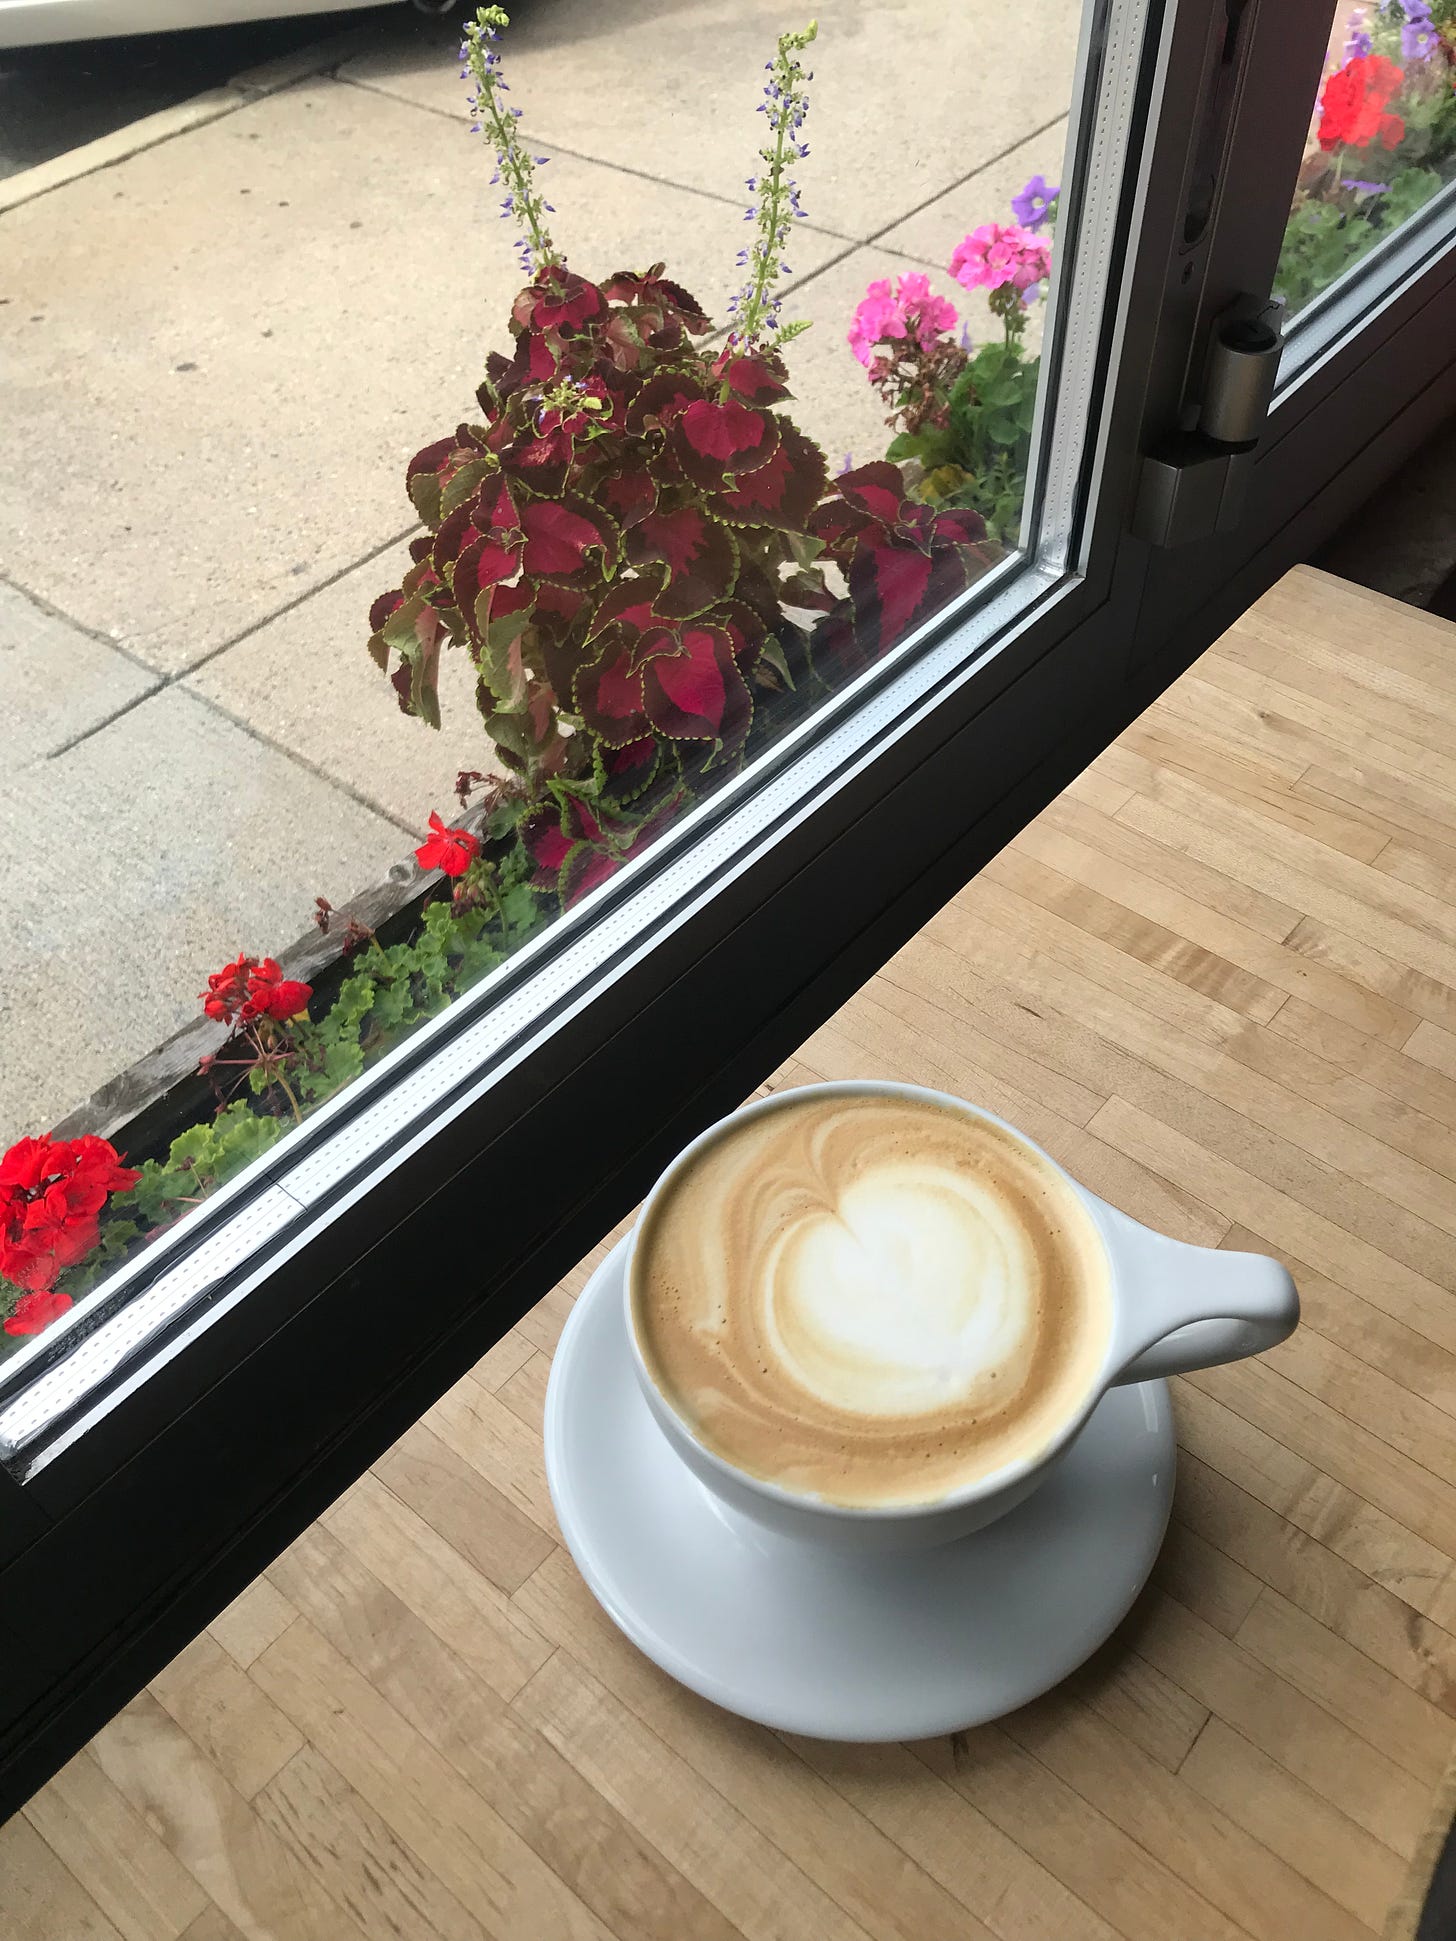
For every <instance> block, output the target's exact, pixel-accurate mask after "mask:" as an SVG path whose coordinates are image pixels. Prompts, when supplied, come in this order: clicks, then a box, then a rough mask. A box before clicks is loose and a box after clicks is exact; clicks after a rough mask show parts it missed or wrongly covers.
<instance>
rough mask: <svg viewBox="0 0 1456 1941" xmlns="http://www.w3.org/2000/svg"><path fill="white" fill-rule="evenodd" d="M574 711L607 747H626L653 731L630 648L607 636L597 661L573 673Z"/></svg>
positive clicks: (626, 644)
mask: <svg viewBox="0 0 1456 1941" xmlns="http://www.w3.org/2000/svg"><path fill="white" fill-rule="evenodd" d="M572 697H573V699H574V700H575V703H576V711H577V713H578V714H579V715H580V716H581V718H582V720H583V721H584V722H585V723H586V725H587V727H588V728H589V729H590V730H591V732H592V733H593V734H594V735H596V736H597V737H598V739H599V740H601V741H603V742H605V744H606V745H607V747H608V748H627V747H630V746H631V745H632V743H634V742H636V741H640V740H641V739H642V737H643V736H644V735H650V734H651V732H652V723H651V722H650V721H649V720H648V718H647V708H646V702H645V700H644V697H643V693H642V672H641V668H640V666H639V665H637V664H636V660H635V657H634V654H633V652H632V647H631V646H630V645H629V644H628V643H627V642H625V641H623V640H621V639H620V638H619V637H618V636H617V635H615V634H613V635H611V636H609V638H608V641H607V645H606V648H605V651H604V652H603V653H602V655H601V657H600V658H599V659H598V660H595V661H592V662H589V663H588V665H587V666H585V667H580V668H578V669H577V672H576V680H575V684H574V687H573V689H572Z"/></svg>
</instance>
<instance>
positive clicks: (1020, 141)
mask: <svg viewBox="0 0 1456 1941" xmlns="http://www.w3.org/2000/svg"><path fill="white" fill-rule="evenodd" d="M1070 113H1071V110H1070V108H1064V109H1063V110H1062V112H1061V113H1060V114H1059V115H1053V116H1052V118H1051V120H1050V121H1044V122H1043V123H1042V124H1041V126H1040V127H1039V128H1029V129H1028V130H1027V131H1026V133H1025V134H1024V135H1018V136H1017V137H1016V140H1015V141H1014V142H1008V143H1007V144H1006V146H1005V147H1004V148H1003V149H1001V150H999V151H998V153H996V154H995V155H988V156H987V157H986V159H985V161H984V162H977V164H976V166H975V167H974V168H972V169H967V170H966V172H965V174H964V175H958V176H957V177H956V179H955V181H954V182H947V183H946V185H945V187H944V188H943V189H937V190H936V191H935V193H934V194H933V195H928V196H926V198H925V199H924V201H923V202H917V203H916V204H915V207H914V208H913V209H907V210H906V211H905V212H904V214H903V215H899V216H896V217H895V219H894V221H893V222H887V223H886V224H885V225H884V226H883V228H880V229H877V230H875V232H874V233H873V235H870V236H866V237H865V239H864V240H865V242H866V243H877V242H879V241H880V240H881V238H882V237H884V236H888V235H889V233H890V231H891V230H892V229H898V228H899V226H900V224H901V223H902V222H909V220H910V218H911V217H912V216H918V215H919V214H920V212H921V210H922V209H928V208H929V207H930V205H931V203H932V202H939V201H940V198H941V197H942V196H943V195H949V194H950V193H951V191H952V190H953V189H963V188H964V187H965V185H966V184H967V182H973V181H974V180H975V178H976V177H977V176H978V175H984V174H985V172H986V170H987V169H988V168H995V166H996V164H997V163H998V162H1004V161H1005V160H1006V157H1007V156H1008V155H1014V154H1015V153H1016V151H1017V149H1018V148H1024V147H1025V146H1026V144H1027V143H1028V142H1034V141H1037V140H1038V139H1039V138H1040V137H1041V136H1042V135H1047V134H1050V133H1051V131H1052V129H1053V128H1055V127H1056V126H1057V124H1058V123H1059V122H1063V121H1065V120H1066V119H1067V116H1068V115H1069V114H1070ZM891 253H892V255H895V256H903V255H906V254H908V252H907V251H905V250H898V249H897V250H893V251H892V252H891Z"/></svg>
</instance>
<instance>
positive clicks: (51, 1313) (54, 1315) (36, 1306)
mask: <svg viewBox="0 0 1456 1941" xmlns="http://www.w3.org/2000/svg"><path fill="white" fill-rule="evenodd" d="M74 1305H75V1303H74V1302H73V1301H72V1299H71V1297H70V1295H69V1294H47V1293H40V1292H38V1293H35V1294H22V1295H21V1297H20V1299H19V1300H18V1301H17V1302H16V1303H15V1312H14V1313H13V1314H12V1315H11V1316H10V1318H9V1320H8V1321H7V1322H6V1323H5V1332H6V1334H42V1333H44V1331H45V1330H46V1329H47V1328H48V1327H49V1326H50V1324H51V1322H52V1321H59V1320H60V1318H61V1316H62V1315H63V1314H64V1313H65V1312H66V1310H67V1309H68V1308H70V1307H73V1306H74Z"/></svg>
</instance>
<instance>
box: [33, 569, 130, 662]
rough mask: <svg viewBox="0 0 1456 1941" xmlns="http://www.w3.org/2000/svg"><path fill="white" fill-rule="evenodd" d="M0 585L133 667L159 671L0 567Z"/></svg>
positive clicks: (107, 635) (123, 644) (116, 641)
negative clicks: (109, 649) (106, 648)
mask: <svg viewBox="0 0 1456 1941" xmlns="http://www.w3.org/2000/svg"><path fill="white" fill-rule="evenodd" d="M0 586H8V587H9V588H10V591H11V592H12V593H18V594H19V595H20V597H21V599H22V600H28V601H29V602H30V604H31V605H32V606H33V607H38V608H39V610H40V611H41V612H42V613H43V614H45V615H46V616H47V617H48V618H49V619H51V620H59V621H60V622H61V624H62V625H63V626H66V627H70V628H72V629H73V630H74V631H75V632H76V633H78V634H84V635H85V636H86V638H87V639H88V640H94V641H96V642H97V643H98V644H99V645H100V646H102V647H109V648H111V650H112V652H113V653H117V654H120V655H121V657H122V659H123V660H127V661H130V662H131V664H132V666H133V667H140V668H141V669H142V670H143V672H145V673H147V674H156V673H158V672H160V669H158V668H155V667H153V665H152V663H151V662H150V661H149V660H144V659H143V658H142V656H141V655H140V654H138V653H137V652H136V651H135V649H134V648H131V647H128V646H127V645H126V644H125V643H124V642H123V641H120V640H117V639H116V638H115V636H114V635H112V634H109V633H103V632H102V630H101V628H100V627H88V626H87V624H86V622H85V621H84V620H78V619H77V618H76V617H75V615H74V614H71V613H67V612H66V610H65V608H64V607H58V606H57V605H56V604H55V602H54V601H53V600H48V599H46V597H45V595H44V594H42V593H36V592H34V591H32V589H31V588H30V587H28V586H22V585H21V583H20V581H19V580H17V579H15V578H14V577H13V576H12V575H11V574H9V573H7V572H5V571H4V570H3V568H0Z"/></svg>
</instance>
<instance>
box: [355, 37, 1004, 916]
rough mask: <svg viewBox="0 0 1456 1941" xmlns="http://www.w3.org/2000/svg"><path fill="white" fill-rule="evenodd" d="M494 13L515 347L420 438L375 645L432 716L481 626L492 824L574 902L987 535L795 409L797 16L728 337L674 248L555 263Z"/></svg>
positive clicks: (940, 589) (785, 50)
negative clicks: (858, 458)
mask: <svg viewBox="0 0 1456 1941" xmlns="http://www.w3.org/2000/svg"><path fill="white" fill-rule="evenodd" d="M506 24H507V20H506V16H505V14H504V13H503V12H502V11H501V10H500V9H499V8H497V7H488V8H483V9H482V10H481V11H480V13H479V14H478V15H477V17H476V19H475V20H474V21H473V22H472V23H471V24H470V25H469V26H468V27H467V29H466V35H465V42H464V45H463V46H462V49H461V53H462V61H463V67H462V72H463V73H465V74H467V75H468V76H470V77H471V78H472V79H473V80H474V82H475V86H476V93H475V96H474V98H473V105H474V106H475V107H476V109H477V111H478V113H479V115H480V121H479V122H478V123H477V126H478V127H480V128H481V129H483V130H484V131H486V132H488V133H489V135H490V136H491V137H492V138H493V141H494V144H495V149H496V156H497V177H496V179H497V180H499V181H501V182H503V183H504V184H505V185H506V187H507V189H508V194H507V196H506V198H505V202H504V205H503V209H504V213H506V214H507V215H509V216H513V217H515V218H516V219H518V220H519V222H520V223H521V226H522V230H523V237H522V244H521V248H522V257H523V262H524V263H525V265H526V267H527V268H528V269H530V271H531V273H532V274H531V280H530V282H529V283H528V284H527V286H526V288H525V289H523V290H522V291H521V293H520V295H519V296H518V297H517V298H516V300H515V303H514V304H513V306H512V310H511V315H510V319H509V322H510V330H511V334H512V337H513V339H514V343H513V348H512V350H511V352H510V353H509V354H506V353H505V352H503V351H497V352H495V353H493V354H492V355H491V356H490V357H489V359H488V360H487V364H486V372H485V380H484V382H483V383H482V384H481V386H480V387H479V390H478V391H477V393H476V397H477V402H478V405H479V408H480V412H481V417H480V418H479V419H478V420H476V421H473V422H465V423H462V424H460V425H459V426H458V427H457V428H456V430H455V431H454V433H453V434H451V435H450V436H448V437H446V438H442V439H440V440H438V441H437V442H436V443H434V444H432V445H429V446H427V447H426V448H425V449H424V450H423V451H421V452H420V453H419V454H418V455H417V456H416V457H415V459H414V460H413V461H412V462H411V464H410V466H409V469H408V472H407V475H406V484H407V488H408V491H409V494H410V497H411V500H412V501H413V503H414V506H415V509H416V511H417V512H418V513H419V516H420V518H421V519H422V521H423V522H424V525H425V526H426V528H427V530H426V532H424V533H423V534H421V535H420V536H419V537H418V538H417V539H415V540H414V541H413V542H412V544H411V548H410V551H411V560H412V563H411V566H410V569H409V571H408V572H407V573H406V575H405V577H404V580H403V583H402V584H401V585H400V586H399V587H398V588H397V589H395V590H393V591H391V592H389V593H386V594H385V595H383V596H382V598H380V599H379V600H378V601H376V602H375V605H374V607H373V609H372V612H371V615H370V622H371V627H372V629H373V633H372V638H371V641H370V651H371V652H372V654H373V655H374V658H375V660H376V661H377V663H378V664H379V666H380V667H381V668H382V669H384V670H385V671H387V672H388V673H389V674H390V678H391V680H392V682H393V684H394V688H395V691H396V694H397V695H398V698H399V703H400V706H401V707H402V708H403V709H404V710H405V712H406V713H409V714H414V715H417V716H419V717H421V718H422V719H424V720H425V721H427V722H429V723H430V724H431V725H435V726H438V724H439V696H438V668H439V660H440V655H441V652H442V650H444V649H445V648H446V647H447V645H448V646H449V647H451V648H455V649H464V650H465V651H467V652H468V653H469V654H470V656H471V658H472V660H473V662H474V665H475V669H476V672H477V676H478V686H477V695H478V704H479V709H480V713H481V717H482V719H483V722H484V725H485V729H486V732H487V734H488V735H489V737H490V739H491V741H492V742H493V744H494V747H495V751H496V754H497V757H498V759H499V761H500V763H501V764H502V766H503V767H504V768H505V769H506V770H507V771H508V773H509V774H510V776H511V777H512V778H513V788H512V791H511V797H512V799H513V800H514V803H515V805H516V812H515V815H514V819H513V820H512V821H511V826H510V827H509V829H508V830H507V832H506V836H505V838H504V840H505V841H507V842H521V843H523V844H524V845H525V846H526V848H527V850H528V852H529V854H530V855H531V857H532V859H533V861H534V863H535V865H536V875H535V881H536V883H537V885H538V887H540V888H545V889H549V890H551V891H552V892H553V893H554V894H556V895H557V896H559V897H560V899H561V900H562V901H563V902H565V903H570V902H572V901H574V900H575V899H576V898H577V897H579V896H581V895H582V894H584V893H585V892H586V891H587V890H588V889H590V888H592V887H594V886H595V884H597V883H598V882H600V881H602V880H603V879H604V878H605V877H606V876H608V875H610V874H611V873H612V872H613V871H614V870H615V869H617V868H618V867H620V865H621V863H622V862H624V861H625V860H627V859H628V858H629V857H630V856H632V855H633V854H635V853H636V852H637V851H638V850H640V848H641V847H642V846H643V845H644V844H645V843H646V842H648V841H650V840H651V838H652V837H653V836H654V835H655V834H657V833H658V832H659V831H660V830H661V829H662V828H663V827H664V826H666V824H667V823H668V822H669V821H670V820H671V819H672V818H673V816H674V815H675V814H676V813H677V812H678V811H679V810H680V809H681V808H682V807H683V806H684V805H685V804H686V803H687V802H688V801H690V800H691V799H692V798H693V797H694V796H695V795H696V794H697V793H699V792H700V791H701V790H702V789H703V788H705V787H707V786H710V785H711V784H712V782H713V781H714V780H715V779H716V778H717V777H719V776H722V775H724V774H726V773H728V772H730V771H731V769H732V768H733V767H734V766H736V765H737V764H738V763H740V762H741V761H742V760H743V758H744V757H745V755H746V754H748V753H751V752H752V749H753V747H754V746H756V745H757V744H758V743H759V742H761V741H762V740H763V739H764V738H765V736H766V734H767V733H768V732H769V730H770V728H778V727H781V726H782V725H783V724H784V723H785V721H786V719H787V718H788V714H789V712H790V708H791V703H790V701H789V699H788V695H789V692H790V691H794V692H795V693H796V694H797V705H798V706H805V705H808V704H809V703H811V702H812V700H813V698H814V697H815V695H816V694H817V693H818V692H820V691H822V689H823V688H824V687H826V686H831V685H833V684H835V682H836V681H837V680H838V679H839V678H842V677H843V676H844V674H845V673H847V672H849V671H854V670H857V669H858V667H860V666H862V665H864V664H866V663H867V662H868V661H869V660H871V659H873V658H874V657H875V656H876V655H877V654H879V653H881V652H883V651H884V649H885V648H887V647H889V646H890V645H892V644H893V642H894V640H896V639H897V638H899V637H900V635H901V633H903V631H904V630H905V629H906V628H907V627H909V626H910V625H912V624H913V623H914V622H915V620H916V619H918V618H919V617H920V616H921V615H923V614H924V613H926V612H927V611H929V610H930V609H931V607H933V606H934V605H936V604H938V603H939V602H940V601H941V600H943V599H944V598H945V597H946V596H947V594H948V593H949V592H951V591H953V590H955V589H956V588H958V587H961V586H964V585H965V584H967V583H968V581H969V580H971V579H972V578H974V577H976V576H977V575H978V574H979V573H980V572H982V571H983V570H984V569H985V567H986V565H987V564H988V563H989V562H990V560H991V559H992V558H993V557H994V556H995V555H994V551H993V549H991V548H989V547H988V546H987V544H986V538H985V528H984V524H983V522H981V521H980V520H979V519H978V518H977V517H976V516H975V515H974V514H973V513H964V512H958V513H955V514H951V515H943V516H937V515H936V514H934V513H932V512H931V511H930V510H929V509H928V508H926V507H924V506H917V505H915V504H913V503H912V502H911V501H909V499H908V498H907V497H906V495H905V492H904V487H903V480H902V479H901V477H900V474H899V472H898V471H897V470H896V469H895V468H894V467H885V466H875V467H867V468H863V470H862V471H861V472H860V473H854V472H850V473H847V474H844V475H842V476H841V477H840V478H838V479H836V480H834V481H833V482H832V483H831V482H830V480H829V477H828V468H827V466H826V463H825V460H824V455H823V453H822V452H821V451H820V449H819V447H818V446H817V445H816V444H815V443H814V441H813V440H812V439H811V438H809V437H808V436H807V435H806V434H805V433H804V431H803V430H802V429H801V428H800V427H799V425H798V424H797V423H796V422H795V420H794V419H793V418H792V417H791V416H790V415H789V414H788V412H787V410H786V409H785V406H786V405H787V404H788V403H789V402H790V399H791V393H790V389H789V380H788V370H787V366H786V363H785V359H784V355H783V347H784V346H785V345H786V344H788V343H789V342H791V341H792V339H793V337H794V336H796V335H797V334H798V331H799V330H801V329H803V328H804V327H805V326H804V325H802V324H797V325H796V324H785V323H783V322H782V321H781V319H780V307H781V301H782V299H781V296H780V294H779V293H778V290H777V287H776V286H777V281H778V279H779V277H780V276H781V275H782V274H783V273H784V270H785V268H786V266H785V265H784V264H783V262H782V251H783V249H784V246H785V244H786V242H787V238H788V236H789V233H790V230H791V226H792V224H793V222H794V221H796V220H799V219H802V216H803V210H802V207H801V206H800V203H799V196H798V190H797V188H796V186H795V184H794V182H793V180H792V179H791V177H790V175H789V172H788V171H789V167H790V163H791V160H792V159H794V158H799V157H802V156H804V155H807V153H808V149H807V146H806V144H805V142H804V140H803V124H804V119H805V115H806V113H807V106H808V103H807V95H806V83H807V80H808V79H809V78H810V77H809V76H807V75H806V73H805V71H804V68H803V65H802V61H801V59H800V56H801V55H802V54H803V52H804V50H805V48H806V47H807V46H808V45H809V43H810V42H811V41H812V40H813V38H814V34H815V28H814V27H813V26H812V25H811V26H810V27H809V28H808V29H807V30H806V31H805V32H803V33H796V34H785V35H784V36H783V37H782V38H781V39H780V41H779V43H778V49H777V53H776V55H775V57H774V59H773V60H772V61H771V62H770V63H769V64H768V73H769V81H768V85H767V86H766V88H765V90H764V100H763V102H762V103H761V112H762V113H764V115H765V117H766V119H767V123H768V129H767V137H766V140H765V141H764V144H763V146H762V147H761V148H760V150H759V156H760V161H761V165H762V166H761V169H760V172H759V174H758V175H757V176H755V177H754V178H752V179H751V181H750V188H751V189H752V191H753V193H754V194H755V197H756V201H755V203H754V205H753V207H752V208H751V209H750V211H749V214H750V217H751V218H752V219H753V220H754V222H755V225H756V227H755V241H754V242H753V244H752V245H751V246H750V247H749V248H747V249H745V250H744V251H743V252H741V254H740V264H741V266H742V267H743V268H744V269H745V271H746V273H747V274H746V280H745V283H744V286H743V288H742V289H741V290H740V292H739V293H738V295H737V296H736V297H735V298H734V299H733V300H732V302H731V304H730V306H729V314H730V317H731V319H732V322H731V326H730V329H729V331H728V334H727V336H726V338H725V340H724V341H722V342H721V343H719V344H716V345H715V344H714V343H712V342H711V341H709V340H710V339H711V336H712V324H711V321H710V319H709V317H708V314H707V312H706V311H705V310H704V308H703V306H702V305H701V304H700V303H699V302H698V301H697V299H696V298H695V297H693V296H692V295H690V294H689V293H688V291H686V290H685V289H683V288H682V287H681V285H679V284H678V283H676V282H674V281H673V280H672V279H671V278H670V277H668V276H667V275H666V273H665V265H664V264H663V263H661V262H659V263H654V264H653V265H652V266H651V267H650V268H648V269H645V270H637V271H628V270H623V271H617V272H615V273H613V274H611V275H608V276H606V277H605V278H603V279H602V280H601V281H599V282H592V281H589V280H588V279H587V278H585V277H583V276H581V275H578V274H577V273H576V272H574V271H572V270H570V269H568V268H567V267H566V265H565V263H564V262H563V260H562V258H561V255H560V252H559V251H558V250H557V248H556V246H555V244H554V242H553V241H552V238H551V236H550V234H549V231H548V229H547V227H546V221H545V219H546V216H547V215H548V214H554V211H553V210H551V208H550V205H549V204H547V203H546V202H545V201H544V199H543V198H542V197H541V195H540V193H539V192H538V190H537V189H536V187H535V177H534V173H533V170H534V168H535V167H536V166H539V164H540V162H541V160H542V159H543V158H540V157H536V158H532V157H530V156H529V155H528V154H527V153H526V151H525V149H524V147H523V145H522V143H521V141H520V138H519V135H518V133H517V128H516V121H517V118H518V116H519V111H518V110H515V109H508V108H506V107H505V106H504V104H503V102H502V100H501V95H502V93H503V91H504V90H505V83H504V81H503V79H502V77H501V72H500V56H499V53H498V51H497V48H496V46H495V44H494V43H495V42H496V41H497V39H498V37H499V33H500V30H501V28H502V27H504V26H505V25H506ZM836 570H837V574H838V578H837V580H836V579H835V577H834V574H835V571H836ZM769 696H774V697H776V699H775V701H774V704H773V707H772V708H771V709H765V706H764V703H765V701H766V700H767V698H768V697H769ZM498 813H499V812H498Z"/></svg>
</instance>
